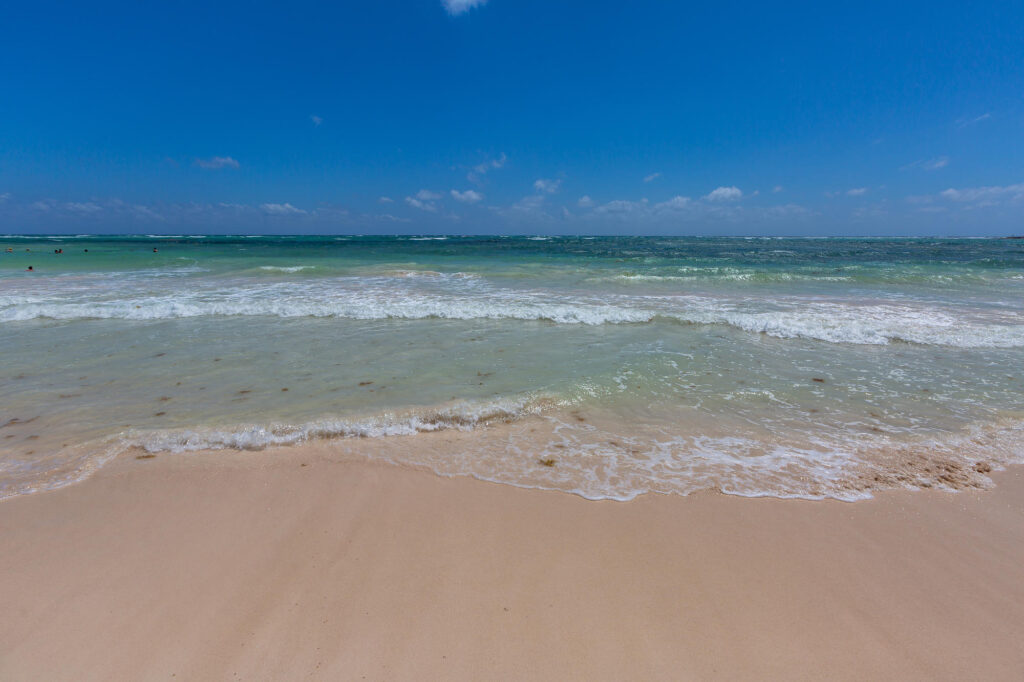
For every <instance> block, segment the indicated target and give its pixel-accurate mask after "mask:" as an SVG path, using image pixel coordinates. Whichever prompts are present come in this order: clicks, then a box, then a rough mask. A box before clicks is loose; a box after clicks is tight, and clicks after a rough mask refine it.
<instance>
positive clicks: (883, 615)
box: [0, 445, 1024, 680]
mask: <svg viewBox="0 0 1024 682" xmlns="http://www.w3.org/2000/svg"><path fill="white" fill-rule="evenodd" d="M997 483H998V485H997V487H996V488H995V489H994V490H992V491H973V492H963V493H958V494H948V493H942V492H892V493H886V494H883V495H880V496H879V497H877V498H876V499H874V500H870V501H866V502H860V503H854V504H849V503H842V502H835V501H825V502H808V501H796V500H793V501H786V500H778V499H745V498H739V497H729V496H725V495H719V494H710V493H708V494H698V495H694V496H689V497H679V496H663V495H646V496H643V497H641V498H639V499H637V500H635V501H632V502H628V503H617V502H609V501H605V502H592V501H587V500H584V499H581V498H578V497H575V496H572V495H568V494H564V493H556V492H543V491H537V490H524V489H518V488H514V487H511V486H503V485H496V484H491V483H484V482H480V481H476V480H472V479H468V478H454V479H446V478H441V477H437V476H435V475H433V474H430V473H426V472H422V471H416V470H411V469H406V468H400V467H396V466H390V465H385V464H370V463H358V462H351V461H345V462H339V461H337V459H336V458H335V457H333V456H332V453H331V452H330V451H329V450H327V449H324V448H322V447H318V446H315V445H314V446H307V447H302V448H292V449H281V450H267V451H264V452H258V453H238V452H235V453H224V452H220V453H199V454H195V455H190V456H159V457H155V458H147V459H135V457H133V456H126V457H122V458H120V459H119V460H117V461H115V462H113V463H112V464H111V465H109V466H108V467H106V468H104V469H103V470H102V471H101V472H99V473H98V474H97V475H95V476H94V477H92V478H91V479H89V480H87V481H85V482H84V483H81V484H79V485H74V486H70V487H67V488H64V489H61V490H57V491H53V492H47V493H40V494H34V495H29V496H23V497H20V498H15V499H9V500H7V501H4V502H3V503H0V533H2V537H3V552H2V553H0V602H2V603H3V604H4V608H3V612H2V613H3V615H2V616H0V642H2V644H0V677H2V678H3V679H11V680H15V679H49V680H64V679H66V680H70V679H76V680H84V679H94V680H99V679H108V680H109V679H172V678H176V679H195V680H198V679H204V680H211V679H255V680H270V679H325V680H326V679H344V680H349V679H352V680H360V679H367V680H422V679H580V680H584V679H588V680H589V679H608V680H613V679H614V680H622V679H741V678H744V679H865V678H867V679H990V680H991V679H1007V680H1009V679H1019V678H1020V675H1021V673H1022V671H1024V650H1022V649H1021V647H1020V638H1021V634H1022V627H1024V626H1022V624H1024V580H1022V579H1021V578H1022V571H1021V566H1022V565H1024V476H1022V475H1021V471H1020V470H1019V469H1014V470H1011V471H1008V472H1004V473H1002V474H1000V475H998V476H997Z"/></svg>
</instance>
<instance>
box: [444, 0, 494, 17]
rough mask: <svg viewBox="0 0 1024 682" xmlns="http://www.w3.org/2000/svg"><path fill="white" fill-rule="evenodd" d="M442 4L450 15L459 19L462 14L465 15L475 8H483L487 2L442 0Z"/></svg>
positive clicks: (482, 0) (483, 0)
mask: <svg viewBox="0 0 1024 682" xmlns="http://www.w3.org/2000/svg"><path fill="white" fill-rule="evenodd" d="M441 4H442V5H444V8H445V9H446V10H448V14H450V15H452V16H453V17H457V16H458V15H460V14H464V13H466V12H468V11H469V10H471V9H473V8H474V7H482V6H483V5H486V4H487V0H441Z"/></svg>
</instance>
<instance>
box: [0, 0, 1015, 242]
mask: <svg viewBox="0 0 1024 682" xmlns="http://www.w3.org/2000/svg"><path fill="white" fill-rule="evenodd" d="M832 4H833V3H764V2H760V3H751V2H732V3H681V2H667V1H664V0H663V1H660V2H646V1H644V0H639V1H634V2H629V3H612V2H603V3H602V2H593V0H591V1H590V2H574V1H566V2H557V1H552V0H549V1H546V2H541V1H539V0H404V1H399V0H377V1H371V2H334V3H329V4H326V3H325V4H319V3H310V2H299V3H288V4H283V3H263V2H248V3H210V2H203V3H193V2H179V3H174V4H170V3H162V4H155V3H138V2H133V3H102V2H101V3H83V2H76V3H51V2H45V1H43V2H36V3H20V6H17V7H15V6H13V5H12V6H8V8H7V9H6V10H5V11H4V17H3V21H0V73H2V76H0V232H58V233H64V232H70V233H91V232H137V233H181V232H190V233H191V232H213V233H218V232H226V233H323V232H338V233H342V232H353V233H374V232H382V233H425V232H442V233H455V234H483V233H502V234H512V233H568V234H576V233H587V234H613V233H614V234H618V233H621V234H791V235H798V234H815V235H826V234H879V235H885V234H961V235H983V234H1008V233H1021V232H1024V97H1022V95H1024V30H1022V29H1021V27H1022V26H1024V3H1021V2H985V3H973V4H970V5H969V4H967V3H962V2H958V3H948V2H930V3H919V2H905V3H894V2H887V3H875V2H861V3H848V4H843V5H841V6H831V5H832Z"/></svg>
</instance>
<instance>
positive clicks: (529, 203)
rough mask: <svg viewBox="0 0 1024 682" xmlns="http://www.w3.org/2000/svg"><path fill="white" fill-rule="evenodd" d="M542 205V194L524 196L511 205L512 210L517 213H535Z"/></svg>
mask: <svg viewBox="0 0 1024 682" xmlns="http://www.w3.org/2000/svg"><path fill="white" fill-rule="evenodd" d="M543 205H544V195H543V194H531V195H529V196H525V197H523V198H522V199H520V200H519V201H517V202H516V203H514V204H512V208H514V209H515V210H517V211H536V210H538V209H540V207H541V206H543Z"/></svg>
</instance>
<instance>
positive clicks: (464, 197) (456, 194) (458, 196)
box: [452, 189, 484, 204]
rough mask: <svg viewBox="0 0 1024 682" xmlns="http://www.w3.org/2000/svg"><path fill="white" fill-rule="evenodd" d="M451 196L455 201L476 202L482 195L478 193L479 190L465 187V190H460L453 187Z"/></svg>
mask: <svg viewBox="0 0 1024 682" xmlns="http://www.w3.org/2000/svg"><path fill="white" fill-rule="evenodd" d="M452 198H453V199H455V201H458V202H461V203H463V204H475V203H476V202H478V201H480V200H481V199H483V198H484V195H482V194H480V193H479V192H474V191H473V190H471V189H467V190H466V191H465V192H460V191H458V190H455V189H453V190H452Z"/></svg>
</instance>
